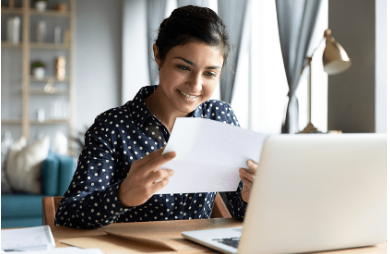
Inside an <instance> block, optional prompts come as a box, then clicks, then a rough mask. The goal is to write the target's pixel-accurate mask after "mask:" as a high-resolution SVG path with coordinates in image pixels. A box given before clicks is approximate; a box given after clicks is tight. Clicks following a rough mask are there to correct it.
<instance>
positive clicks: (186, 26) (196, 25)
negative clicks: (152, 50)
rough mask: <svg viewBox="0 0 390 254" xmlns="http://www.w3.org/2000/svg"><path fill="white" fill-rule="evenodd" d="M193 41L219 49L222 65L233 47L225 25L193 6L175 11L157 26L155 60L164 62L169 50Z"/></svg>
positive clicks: (205, 9) (202, 8)
mask: <svg viewBox="0 0 390 254" xmlns="http://www.w3.org/2000/svg"><path fill="white" fill-rule="evenodd" d="M192 41H199V42H201V43H205V44H207V45H210V46H212V47H217V48H219V50H220V51H221V53H222V56H223V59H224V61H223V65H225V63H226V59H227V57H228V55H229V52H230V49H231V47H232V46H231V44H230V42H229V34H228V32H227V29H226V26H225V24H224V23H223V22H222V20H221V18H220V17H219V16H218V15H217V14H216V13H215V12H214V11H213V10H211V9H209V8H206V7H199V6H193V5H187V6H183V7H180V8H177V9H175V10H174V11H173V12H172V14H171V16H170V17H168V18H166V19H164V20H163V22H162V23H161V24H160V28H159V32H158V36H157V40H156V45H157V47H158V57H159V58H160V59H161V61H162V62H164V60H165V57H166V55H167V54H168V52H169V50H171V49H172V48H173V47H176V46H182V45H185V44H187V43H189V42H192Z"/></svg>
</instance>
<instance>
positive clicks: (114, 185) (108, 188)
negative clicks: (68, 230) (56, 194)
mask: <svg viewBox="0 0 390 254" xmlns="http://www.w3.org/2000/svg"><path fill="white" fill-rule="evenodd" d="M107 132H108V128H106V127H105V126H104V124H103V123H102V121H101V119H100V118H99V117H97V118H96V119H95V123H94V124H93V125H92V126H91V127H90V128H89V130H88V131H87V132H86V134H85V147H84V149H83V151H82V152H81V154H80V156H79V159H78V162H77V169H76V172H75V174H74V176H73V179H72V182H71V183H70V185H69V188H68V190H67V192H66V193H65V195H64V197H63V199H62V200H61V202H60V205H59V208H58V210H57V214H56V217H55V224H56V225H63V226H68V227H75V228H97V227H102V226H105V225H108V224H110V223H112V222H113V221H115V220H116V219H117V217H118V216H119V215H121V214H122V213H124V212H126V211H128V210H129V209H132V208H129V207H124V206H123V205H122V204H121V203H120V202H119V200H118V198H117V191H118V189H119V186H120V184H121V183H122V181H123V180H124V179H118V174H115V172H116V166H117V165H116V164H117V163H118V161H117V158H116V154H115V149H114V148H113V147H114V146H113V144H112V140H111V133H107Z"/></svg>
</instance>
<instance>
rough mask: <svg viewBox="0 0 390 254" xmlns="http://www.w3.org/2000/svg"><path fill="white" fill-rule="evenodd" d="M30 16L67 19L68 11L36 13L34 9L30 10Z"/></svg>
mask: <svg viewBox="0 0 390 254" xmlns="http://www.w3.org/2000/svg"><path fill="white" fill-rule="evenodd" d="M30 15H31V16H48V17H64V18H69V17H70V12H69V11H56V10H45V11H36V10H34V9H31V10H30Z"/></svg>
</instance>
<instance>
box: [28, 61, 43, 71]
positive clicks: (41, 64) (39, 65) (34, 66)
mask: <svg viewBox="0 0 390 254" xmlns="http://www.w3.org/2000/svg"><path fill="white" fill-rule="evenodd" d="M31 67H32V68H33V69H34V68H39V67H43V68H45V65H44V64H43V63H42V62H41V61H36V62H33V63H32V65H31Z"/></svg>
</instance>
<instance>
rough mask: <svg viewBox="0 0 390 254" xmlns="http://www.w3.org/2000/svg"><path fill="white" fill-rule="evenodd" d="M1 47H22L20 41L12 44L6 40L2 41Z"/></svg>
mask: <svg viewBox="0 0 390 254" xmlns="http://www.w3.org/2000/svg"><path fill="white" fill-rule="evenodd" d="M1 47H2V48H22V43H18V44H13V43H11V42H8V41H2V42H1Z"/></svg>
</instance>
